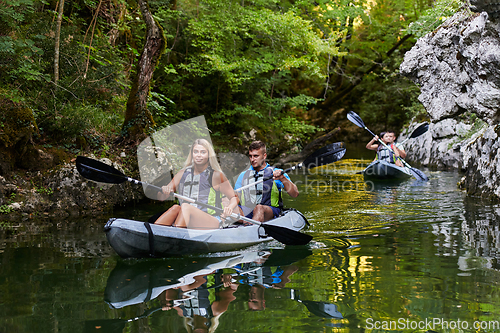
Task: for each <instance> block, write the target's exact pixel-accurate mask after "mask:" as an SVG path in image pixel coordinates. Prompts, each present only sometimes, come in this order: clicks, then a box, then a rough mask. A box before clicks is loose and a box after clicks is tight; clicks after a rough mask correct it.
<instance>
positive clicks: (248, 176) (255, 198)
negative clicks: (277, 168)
mask: <svg viewBox="0 0 500 333" xmlns="http://www.w3.org/2000/svg"><path fill="white" fill-rule="evenodd" d="M272 176H273V169H272V168H271V166H270V165H269V164H268V165H267V166H266V167H265V168H263V169H261V170H259V171H258V172H256V171H255V170H253V168H251V169H248V170H247V171H245V173H244V174H243V177H242V179H241V187H243V186H245V185H248V184H251V183H256V182H258V181H259V180H261V179H262V178H268V177H270V179H268V180H266V181H264V182H260V183H258V184H256V185H255V186H254V187H252V186H251V187H249V188H246V189H244V190H243V191H242V193H241V198H240V200H241V203H240V204H241V205H242V206H246V207H255V206H256V205H258V204H260V205H265V206H272V207H278V208H280V209H283V200H282V198H281V188H279V187H278V185H277V184H276V181H274V180H273V179H272Z"/></svg>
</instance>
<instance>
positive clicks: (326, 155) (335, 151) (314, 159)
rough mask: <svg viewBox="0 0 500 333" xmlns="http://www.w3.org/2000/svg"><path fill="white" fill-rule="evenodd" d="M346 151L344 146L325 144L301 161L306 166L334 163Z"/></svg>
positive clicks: (313, 166) (312, 166)
mask: <svg viewBox="0 0 500 333" xmlns="http://www.w3.org/2000/svg"><path fill="white" fill-rule="evenodd" d="M319 151H321V152H320V153H318V152H319ZM345 152H346V149H345V148H338V147H337V148H336V147H334V146H330V145H328V146H326V147H323V148H321V149H318V150H317V151H315V152H314V153H313V154H311V155H310V156H308V157H307V158H306V159H305V160H304V162H303V163H302V164H303V165H304V166H305V167H306V168H315V167H318V166H322V165H327V164H330V163H334V162H337V161H339V160H340V159H342V157H344V155H345Z"/></svg>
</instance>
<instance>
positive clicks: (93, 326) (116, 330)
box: [83, 306, 162, 333]
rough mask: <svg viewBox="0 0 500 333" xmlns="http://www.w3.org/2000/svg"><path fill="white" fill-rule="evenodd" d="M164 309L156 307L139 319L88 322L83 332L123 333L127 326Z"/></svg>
mask: <svg viewBox="0 0 500 333" xmlns="http://www.w3.org/2000/svg"><path fill="white" fill-rule="evenodd" d="M161 309H162V307H161V306H159V307H156V308H154V309H150V310H147V311H145V312H144V313H143V314H142V315H140V316H138V317H134V318H131V319H97V320H87V321H86V322H85V325H84V328H83V332H85V333H90V332H108V333H109V332H110V333H121V332H123V329H124V328H125V324H127V323H129V322H131V321H135V320H139V319H141V318H145V317H147V316H149V315H151V314H153V313H154V312H156V311H158V310H161Z"/></svg>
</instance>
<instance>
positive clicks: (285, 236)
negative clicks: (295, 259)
mask: <svg viewBox="0 0 500 333" xmlns="http://www.w3.org/2000/svg"><path fill="white" fill-rule="evenodd" d="M76 168H77V170H78V172H79V173H80V174H81V175H82V176H83V177H85V178H87V179H90V180H93V181H96V182H101V183H109V184H121V183H123V182H125V181H129V182H132V183H135V184H143V185H146V186H149V187H151V188H153V189H156V190H157V191H161V188H160V187H158V186H155V185H151V184H147V183H144V182H141V181H139V180H136V179H132V178H130V177H127V176H125V175H124V174H123V173H122V172H121V171H119V170H117V169H115V168H114V167H112V166H110V165H108V164H106V163H103V162H100V161H97V160H94V159H91V158H88V157H84V156H78V157H77V158H76ZM174 196H175V197H177V198H179V199H181V200H184V201H187V202H191V203H196V204H197V205H200V206H204V207H207V208H210V209H213V210H215V211H217V212H219V213H222V212H224V210H223V209H221V208H218V207H214V206H211V205H207V204H204V203H201V202H198V201H196V200H193V199H191V198H189V197H185V196H182V195H180V194H177V193H174ZM231 217H232V218H235V219H236V220H240V219H241V220H243V221H246V222H249V223H252V224H257V225H260V226H261V227H263V228H264V230H265V231H266V233H267V234H268V235H269V236H271V237H272V238H274V239H276V240H277V241H279V242H281V243H283V244H285V245H305V244H307V243H309V242H310V241H311V239H312V236H311V235H307V234H303V233H300V232H298V231H295V230H291V229H288V228H285V227H280V226H276V225H271V224H266V223H261V222H258V221H255V220H252V219H249V218H247V217H244V216H240V215H239V214H234V213H233V214H231Z"/></svg>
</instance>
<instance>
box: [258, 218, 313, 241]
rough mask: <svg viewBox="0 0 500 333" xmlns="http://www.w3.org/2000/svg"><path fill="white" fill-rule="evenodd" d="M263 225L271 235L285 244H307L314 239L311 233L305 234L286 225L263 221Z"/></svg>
mask: <svg viewBox="0 0 500 333" xmlns="http://www.w3.org/2000/svg"><path fill="white" fill-rule="evenodd" d="M261 226H262V227H263V228H264V230H265V231H266V233H267V234H268V235H269V236H271V237H272V238H274V239H276V240H277V241H278V242H281V243H283V244H285V245H306V244H307V243H309V242H310V241H311V239H312V236H311V235H307V234H303V233H300V232H298V231H295V230H292V229H288V228H285V227H279V226H277V225H271V224H265V223H262V224H261Z"/></svg>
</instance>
